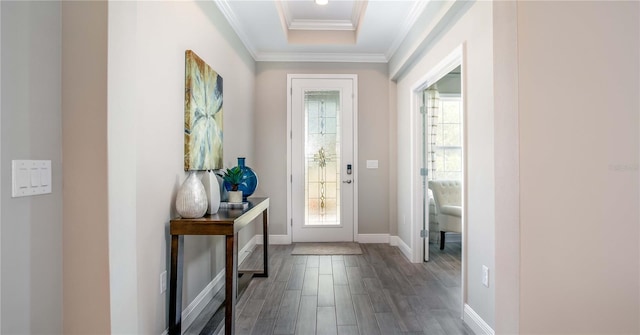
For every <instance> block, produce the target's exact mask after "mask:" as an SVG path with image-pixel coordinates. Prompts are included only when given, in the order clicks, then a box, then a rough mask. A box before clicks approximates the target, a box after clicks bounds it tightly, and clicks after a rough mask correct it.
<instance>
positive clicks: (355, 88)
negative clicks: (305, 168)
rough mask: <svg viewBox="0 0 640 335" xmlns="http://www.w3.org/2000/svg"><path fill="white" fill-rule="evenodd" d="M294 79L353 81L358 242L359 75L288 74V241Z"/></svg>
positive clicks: (290, 237)
mask: <svg viewBox="0 0 640 335" xmlns="http://www.w3.org/2000/svg"><path fill="white" fill-rule="evenodd" d="M293 79H351V80H352V81H353V163H352V164H353V175H352V176H351V177H352V180H353V201H352V202H353V231H352V234H353V236H352V237H353V241H354V242H358V75H357V74H291V73H289V74H287V92H286V94H287V135H286V136H287V175H286V178H287V222H286V223H285V225H286V227H287V237H286V238H287V241H288V244H291V243H292V240H293V235H292V230H293V229H292V228H293V208H292V206H291V200H292V194H293V185H292V178H293V177H292V176H293V168H292V163H293V159H292V154H293V153H292V143H291V142H292V134H293V130H292V128H291V125H292V122H291V117H292V112H293V111H292V101H291V98H292V94H293V85H292V82H293Z"/></svg>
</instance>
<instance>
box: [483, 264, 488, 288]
mask: <svg viewBox="0 0 640 335" xmlns="http://www.w3.org/2000/svg"><path fill="white" fill-rule="evenodd" d="M482 285H484V286H486V287H489V268H488V267H487V266H486V265H483V266H482Z"/></svg>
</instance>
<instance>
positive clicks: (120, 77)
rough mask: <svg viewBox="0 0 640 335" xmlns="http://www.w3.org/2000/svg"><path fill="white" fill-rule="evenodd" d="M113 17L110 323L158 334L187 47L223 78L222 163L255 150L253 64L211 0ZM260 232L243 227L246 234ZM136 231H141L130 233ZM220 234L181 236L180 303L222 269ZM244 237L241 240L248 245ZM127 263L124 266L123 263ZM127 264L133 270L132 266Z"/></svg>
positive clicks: (126, 10) (138, 7)
mask: <svg viewBox="0 0 640 335" xmlns="http://www.w3.org/2000/svg"><path fill="white" fill-rule="evenodd" d="M109 6H110V11H109V13H110V15H109V39H110V40H109V43H110V48H109V61H110V63H109V64H110V69H109V87H110V88H112V91H110V95H109V112H108V115H109V146H110V149H109V166H110V171H109V183H110V184H109V185H110V189H109V192H110V202H109V206H110V210H109V213H110V215H111V217H110V222H109V224H110V230H111V231H110V238H111V239H112V241H111V242H112V243H111V247H110V248H111V262H112V263H111V269H112V271H118V273H119V276H112V283H111V285H112V286H111V287H112V288H114V289H115V288H116V287H117V288H118V291H117V292H114V291H112V301H114V302H115V301H126V300H127V299H128V298H129V296H130V295H131V294H133V295H135V298H134V300H133V302H134V303H136V304H137V306H135V307H131V306H127V307H126V308H127V310H130V313H129V314H127V313H126V312H123V311H115V309H116V308H118V309H119V308H121V307H120V306H112V310H114V312H113V313H114V318H113V319H112V328H113V329H114V330H115V331H118V332H122V333H137V334H160V333H162V332H163V331H164V330H165V329H166V327H167V319H166V316H167V314H168V310H167V306H168V298H167V296H168V292H165V293H163V294H160V291H159V290H160V287H159V282H160V274H161V273H162V272H163V271H165V270H168V269H169V241H170V238H169V235H168V227H169V220H170V219H171V218H172V217H175V216H176V215H177V214H176V212H175V209H174V208H175V206H174V203H175V195H176V193H177V190H178V188H179V187H180V185H181V184H182V182H183V181H184V180H185V178H186V174H185V172H184V166H183V159H182V157H183V141H184V134H183V131H184V129H183V122H184V121H183V120H184V55H185V50H187V49H191V50H193V51H195V52H196V54H198V55H199V56H200V57H201V58H202V59H203V60H204V61H205V62H207V63H208V64H209V65H210V66H211V68H213V69H214V70H216V71H217V72H218V73H219V74H220V75H221V76H222V77H223V78H224V164H225V166H228V167H231V166H234V165H236V157H238V156H245V157H247V164H248V165H249V166H252V167H255V162H256V159H255V156H254V150H253V142H254V135H253V108H254V66H255V63H254V62H253V60H252V59H251V57H250V56H249V54H248V53H247V52H246V50H245V48H244V47H243V46H242V44H241V42H240V41H239V39H238V38H237V37H236V35H235V33H234V32H233V30H232V29H231V28H230V27H229V26H228V24H227V23H226V20H225V19H224V17H223V16H222V15H221V13H220V12H219V10H218V9H217V7H216V5H215V4H214V3H213V2H194V1H181V2H135V3H130V2H112V3H110V5H109ZM246 235H249V236H253V230H252V229H246V232H245V231H243V236H241V238H240V239H241V240H247V236H246ZM132 236H135V237H132ZM223 241H224V239H223V238H222V237H206V236H187V237H185V238H184V242H185V248H184V261H185V265H184V271H183V273H184V277H183V278H184V279H183V280H184V285H183V308H186V307H187V306H188V305H189V304H190V303H191V302H192V301H193V300H194V298H195V297H196V296H197V295H198V294H199V293H200V292H201V291H202V290H203V289H204V288H205V287H206V286H207V285H208V284H209V283H210V282H211V280H212V279H213V278H214V277H215V276H216V275H217V274H218V273H219V272H220V271H221V270H222V269H223V267H224V243H223ZM242 246H243V245H242V243H240V246H239V247H240V248H241V247H242ZM122 269H125V270H122ZM126 269H131V270H132V271H135V274H132V273H130V272H125V271H126Z"/></svg>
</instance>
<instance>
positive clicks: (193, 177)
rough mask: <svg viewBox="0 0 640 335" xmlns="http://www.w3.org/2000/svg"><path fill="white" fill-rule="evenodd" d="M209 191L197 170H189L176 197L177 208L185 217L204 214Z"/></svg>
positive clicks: (195, 216)
mask: <svg viewBox="0 0 640 335" xmlns="http://www.w3.org/2000/svg"><path fill="white" fill-rule="evenodd" d="M207 206H208V201H207V193H206V192H205V191H204V185H202V182H201V181H200V178H198V174H197V173H196V171H191V172H189V176H188V177H187V179H186V180H185V181H184V183H182V186H180V190H178V196H177V197H176V210H177V211H178V214H180V216H182V217H183V218H185V219H193V218H199V217H202V216H204V213H206V212H207Z"/></svg>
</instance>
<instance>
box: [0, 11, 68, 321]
mask: <svg viewBox="0 0 640 335" xmlns="http://www.w3.org/2000/svg"><path fill="white" fill-rule="evenodd" d="M0 7H1V12H2V16H1V18H0V22H1V25H2V26H1V31H2V37H1V38H0V40H1V50H2V55H1V57H0V58H1V59H2V64H1V67H2V77H1V87H2V92H1V95H2V105H1V110H2V114H1V122H0V123H1V125H2V129H1V134H2V137H1V138H0V142H1V143H2V144H1V147H0V151H1V153H2V155H1V156H0V165H2V174H1V175H0V179H1V184H2V186H3V187H2V189H1V190H0V207H2V216H1V217H0V220H1V221H2V227H1V229H2V230H1V234H0V235H1V236H2V241H1V243H0V244H1V246H2V251H1V255H2V260H1V262H0V263H1V264H2V269H1V272H2V287H1V288H0V290H1V291H2V303H1V307H0V309H1V313H0V314H1V315H0V317H1V319H2V325H1V328H0V333H2V334H61V333H62V315H63V312H62V299H63V297H62V289H63V283H62V282H63V272H62V264H63V262H62V255H63V251H62V241H63V235H62V230H63V226H62V222H63V221H62V197H63V193H62V124H61V108H60V104H61V103H60V90H61V85H60V80H61V78H60V76H61V74H60V71H61V70H60V61H61V60H60V57H61V22H60V3H58V2H46V3H45V2H33V1H21V2H8V1H2V2H1V3H0ZM13 159H47V160H51V163H52V192H51V194H46V195H39V196H33V197H21V198H12V197H11V160H13Z"/></svg>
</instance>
